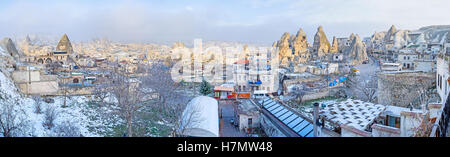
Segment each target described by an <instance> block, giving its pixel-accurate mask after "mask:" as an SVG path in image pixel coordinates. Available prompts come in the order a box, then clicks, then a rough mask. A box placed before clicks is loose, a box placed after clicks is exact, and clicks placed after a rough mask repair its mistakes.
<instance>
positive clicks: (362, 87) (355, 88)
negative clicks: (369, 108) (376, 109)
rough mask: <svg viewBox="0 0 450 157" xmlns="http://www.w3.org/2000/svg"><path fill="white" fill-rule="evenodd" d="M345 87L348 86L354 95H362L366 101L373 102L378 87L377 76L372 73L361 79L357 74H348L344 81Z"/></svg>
mask: <svg viewBox="0 0 450 157" xmlns="http://www.w3.org/2000/svg"><path fill="white" fill-rule="evenodd" d="M346 86H347V88H350V89H351V90H352V92H353V95H355V96H357V97H358V96H360V95H361V94H362V96H363V97H364V98H361V99H364V100H366V101H369V102H373V101H374V100H375V99H376V93H377V89H378V84H377V76H376V75H372V76H370V77H369V79H368V80H363V79H361V78H360V77H358V76H350V77H349V78H348V79H347V81H346Z"/></svg>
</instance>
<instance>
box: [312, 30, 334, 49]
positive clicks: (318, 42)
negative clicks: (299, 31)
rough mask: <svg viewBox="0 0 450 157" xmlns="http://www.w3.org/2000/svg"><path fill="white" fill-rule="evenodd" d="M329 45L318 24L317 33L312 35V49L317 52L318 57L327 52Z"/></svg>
mask: <svg viewBox="0 0 450 157" xmlns="http://www.w3.org/2000/svg"><path fill="white" fill-rule="evenodd" d="M330 47H331V45H330V42H329V41H328V39H327V36H326V35H325V32H324V31H323V27H322V26H319V28H317V33H316V35H315V36H314V43H313V50H314V52H315V54H317V56H318V57H322V56H324V55H325V54H326V53H328V52H329V50H330Z"/></svg>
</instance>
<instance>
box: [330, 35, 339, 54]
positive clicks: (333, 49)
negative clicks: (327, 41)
mask: <svg viewBox="0 0 450 157" xmlns="http://www.w3.org/2000/svg"><path fill="white" fill-rule="evenodd" d="M338 52H339V44H338V41H337V39H336V37H335V36H334V37H333V44H332V45H331V48H330V53H338Z"/></svg>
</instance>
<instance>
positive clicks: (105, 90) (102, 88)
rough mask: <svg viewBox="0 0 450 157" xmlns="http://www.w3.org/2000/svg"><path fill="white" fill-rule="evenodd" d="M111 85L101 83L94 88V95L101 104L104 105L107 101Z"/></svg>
mask: <svg viewBox="0 0 450 157" xmlns="http://www.w3.org/2000/svg"><path fill="white" fill-rule="evenodd" d="M110 87H111V85H110V84H107V83H101V84H97V85H95V86H94V87H93V88H94V89H93V92H92V93H93V94H94V95H95V98H97V101H98V102H100V103H104V102H105V99H106V98H107V97H108V96H109V92H110V90H111V88H110Z"/></svg>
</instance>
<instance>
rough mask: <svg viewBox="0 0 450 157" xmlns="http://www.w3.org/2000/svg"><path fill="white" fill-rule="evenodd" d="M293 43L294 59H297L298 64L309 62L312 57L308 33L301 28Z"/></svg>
mask: <svg viewBox="0 0 450 157" xmlns="http://www.w3.org/2000/svg"><path fill="white" fill-rule="evenodd" d="M292 43H293V44H292V45H293V49H294V57H296V59H295V60H296V63H305V62H307V61H308V60H309V57H310V54H309V51H308V46H309V44H308V41H307V39H306V33H305V32H304V31H303V29H301V28H300V30H299V31H298V32H297V35H296V36H295V38H294V41H293V42H292Z"/></svg>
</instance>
